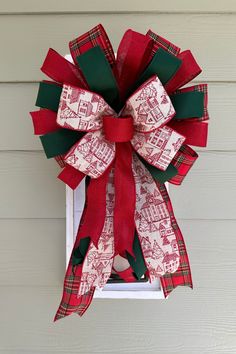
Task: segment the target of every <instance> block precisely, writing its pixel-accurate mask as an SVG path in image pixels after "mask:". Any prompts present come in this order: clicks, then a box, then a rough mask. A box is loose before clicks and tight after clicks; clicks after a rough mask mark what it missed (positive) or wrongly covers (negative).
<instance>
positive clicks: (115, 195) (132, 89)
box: [31, 25, 208, 319]
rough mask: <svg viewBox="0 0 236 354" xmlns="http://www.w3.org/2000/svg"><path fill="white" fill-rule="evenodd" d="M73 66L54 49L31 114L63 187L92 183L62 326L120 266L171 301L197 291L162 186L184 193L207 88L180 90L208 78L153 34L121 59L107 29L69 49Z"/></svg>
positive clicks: (128, 41) (132, 35) (126, 46)
mask: <svg viewBox="0 0 236 354" xmlns="http://www.w3.org/2000/svg"><path fill="white" fill-rule="evenodd" d="M70 50H71V55H72V58H73V60H74V62H75V64H76V65H74V64H72V63H70V62H69V61H67V60H66V59H64V58H63V57H61V56H60V55H59V54H58V53H56V52H55V51H54V50H52V49H50V50H49V52H48V55H47V57H46V59H45V61H44V64H43V66H42V71H43V72H44V73H46V74H47V75H48V76H49V77H51V78H52V79H53V80H55V81H56V83H55V82H54V83H53V82H48V81H43V82H42V83H40V89H39V93H38V97H37V102H36V105H37V106H39V107H40V108H41V109H40V110H39V111H37V112H32V113H31V115H32V118H33V124H34V130H35V134H39V135H42V136H41V137H40V138H41V141H42V144H43V147H44V149H45V152H46V155H47V157H48V158H51V157H54V158H56V160H57V161H58V163H59V164H60V165H61V166H62V167H63V170H62V172H61V173H60V174H59V178H60V179H61V180H62V181H64V182H65V183H66V184H67V185H69V186H70V187H71V188H73V189H75V188H76V187H77V186H78V185H79V183H80V182H81V180H82V179H83V178H84V177H85V176H87V178H86V205H85V209H84V212H83V216H82V221H81V223H80V226H79V229H78V234H77V238H76V242H75V245H74V249H73V252H72V255H71V259H70V262H69V266H68V268H67V272H66V276H65V283H64V293H63V298H62V301H61V305H60V307H59V309H58V312H57V314H56V317H55V318H56V319H58V318H61V317H64V316H66V315H68V314H70V313H72V312H78V313H79V314H80V315H82V314H83V313H84V311H85V310H86V309H87V307H88V306H89V304H90V302H91V299H92V297H93V293H94V290H95V288H96V287H99V288H102V287H103V286H104V285H105V284H106V282H107V280H108V279H109V277H110V276H111V272H112V270H114V268H116V267H115V263H116V259H117V257H120V256H121V257H123V259H125V260H126V263H127V264H128V268H127V269H125V270H123V271H118V270H116V273H117V274H119V275H120V277H122V278H123V279H124V280H125V281H134V279H135V278H141V277H142V276H143V275H144V274H146V275H147V276H148V278H149V280H150V281H153V280H154V279H157V278H160V279H161V283H162V286H163V290H164V294H165V296H167V295H168V294H169V292H170V291H171V290H172V289H173V288H174V287H175V286H177V285H183V284H184V285H189V286H192V281H191V274H190V268H189V263H188V257H187V253H186V249H185V246H184V241H183V238H182V234H181V232H180V230H179V228H178V225H177V223H176V220H175V218H174V214H173V210H172V207H171V203H170V200H169V197H168V194H167V192H166V189H165V186H164V184H163V183H164V182H165V181H169V182H171V183H174V184H181V182H182V181H183V179H184V177H185V176H186V174H187V173H188V171H189V169H190V168H191V166H192V165H193V163H194V161H195V160H196V158H197V154H196V153H195V152H194V151H193V150H192V149H191V148H190V147H189V146H188V145H183V142H185V144H190V145H196V146H206V141H207V124H206V123H205V121H206V120H208V113H207V87H206V85H203V84H202V85H196V86H191V87H187V88H184V89H180V87H181V86H183V85H185V84H186V83H187V82H189V81H190V80H191V79H193V78H194V77H195V76H197V75H198V74H199V73H200V72H201V69H200V68H199V66H198V65H197V63H196V61H195V59H194V57H193V55H192V53H191V52H190V51H188V50H187V51H184V52H181V53H180V49H179V48H178V47H177V46H175V45H174V44H172V43H170V42H169V41H167V40H166V39H164V38H162V37H160V36H158V35H156V34H155V33H153V32H152V31H148V33H147V35H142V34H140V33H137V32H134V31H132V30H128V31H127V32H126V33H125V34H124V36H123V38H122V40H121V43H120V45H119V48H118V52H117V58H116V59H115V56H114V52H113V50H112V46H111V43H110V41H109V39H108V37H107V35H106V32H105V30H104V29H103V27H102V26H101V25H98V26H96V27H95V28H93V29H92V30H90V31H89V32H87V33H85V34H84V35H82V36H80V37H79V38H76V39H75V40H73V41H71V42H70Z"/></svg>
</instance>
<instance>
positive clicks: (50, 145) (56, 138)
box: [40, 129, 84, 159]
mask: <svg viewBox="0 0 236 354" xmlns="http://www.w3.org/2000/svg"><path fill="white" fill-rule="evenodd" d="M83 135H84V133H82V132H77V131H74V130H68V129H59V130H57V131H55V132H52V133H47V134H45V135H42V136H40V139H41V143H42V145H43V148H44V151H45V154H46V156H47V158H48V159H50V158H51V157H55V156H58V155H63V154H65V153H66V152H67V151H68V150H69V149H70V148H71V147H72V146H73V145H74V144H75V143H76V142H77V141H78V140H80V139H81V138H82V136H83Z"/></svg>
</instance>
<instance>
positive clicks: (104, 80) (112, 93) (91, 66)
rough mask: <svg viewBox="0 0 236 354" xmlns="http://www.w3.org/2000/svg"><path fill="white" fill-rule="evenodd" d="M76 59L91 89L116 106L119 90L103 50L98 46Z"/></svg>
mask: <svg viewBox="0 0 236 354" xmlns="http://www.w3.org/2000/svg"><path fill="white" fill-rule="evenodd" d="M76 59H77V62H78V64H79V67H80V69H81V70H82V72H83V75H84V77H85V79H86V81H87V83H88V85H89V88H90V90H92V91H94V92H97V93H99V94H100V95H101V96H102V97H103V98H104V100H105V101H106V102H107V103H108V104H109V105H111V106H112V107H114V106H116V104H117V103H118V98H119V90H118V86H117V83H116V79H115V77H114V75H113V72H112V69H111V66H110V64H109V62H108V61H107V59H106V56H105V54H104V52H103V50H102V49H101V48H100V47H99V46H96V47H93V48H91V49H89V50H88V51H87V52H85V53H83V54H81V55H79V56H78V57H77V58H76Z"/></svg>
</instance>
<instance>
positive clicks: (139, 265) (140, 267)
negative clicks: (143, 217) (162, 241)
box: [126, 234, 147, 279]
mask: <svg viewBox="0 0 236 354" xmlns="http://www.w3.org/2000/svg"><path fill="white" fill-rule="evenodd" d="M133 251H134V255H135V258H134V257H133V256H131V255H130V254H129V253H128V252H126V255H127V259H128V262H129V264H130V266H131V268H132V269H133V271H134V273H135V275H136V277H137V279H141V277H142V276H143V275H144V274H145V272H146V270H147V267H146V265H145V262H144V258H143V253H142V249H141V246H140V242H139V238H138V235H137V234H135V236H134V243H133Z"/></svg>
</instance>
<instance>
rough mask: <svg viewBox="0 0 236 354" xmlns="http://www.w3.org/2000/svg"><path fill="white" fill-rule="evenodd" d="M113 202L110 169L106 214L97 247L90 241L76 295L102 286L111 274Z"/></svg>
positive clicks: (112, 181)
mask: <svg viewBox="0 0 236 354" xmlns="http://www.w3.org/2000/svg"><path fill="white" fill-rule="evenodd" d="M114 203H115V191H114V171H113V169H112V170H111V172H110V174H109V177H108V182H107V191H106V216H105V221H104V226H103V230H102V233H101V236H100V238H99V240H98V247H96V246H95V245H94V244H93V242H91V243H90V245H89V248H88V251H87V254H86V256H85V258H84V262H83V266H82V275H81V283H80V287H79V292H78V296H81V295H83V294H85V293H87V292H88V291H89V290H90V289H91V288H92V287H97V288H103V287H104V286H105V285H106V283H107V280H108V279H109V277H110V275H111V270H112V265H113V261H114V232H113V212H114Z"/></svg>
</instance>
